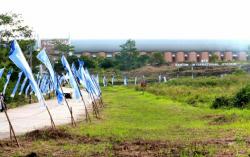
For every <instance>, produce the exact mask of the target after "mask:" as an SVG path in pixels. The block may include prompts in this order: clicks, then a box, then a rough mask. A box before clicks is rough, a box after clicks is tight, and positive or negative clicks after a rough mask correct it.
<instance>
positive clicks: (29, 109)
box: [0, 88, 91, 139]
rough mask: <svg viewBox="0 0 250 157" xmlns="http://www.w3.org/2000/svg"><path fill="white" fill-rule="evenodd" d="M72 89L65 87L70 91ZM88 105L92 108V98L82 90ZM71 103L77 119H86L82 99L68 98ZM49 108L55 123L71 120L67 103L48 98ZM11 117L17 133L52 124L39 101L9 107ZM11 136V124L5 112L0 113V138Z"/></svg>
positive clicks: (64, 122)
mask: <svg viewBox="0 0 250 157" xmlns="http://www.w3.org/2000/svg"><path fill="white" fill-rule="evenodd" d="M69 90H70V89H66V88H65V89H64V92H65V91H69ZM82 93H83V96H84V99H85V101H86V102H87V106H88V108H89V109H90V108H91V107H90V105H89V104H90V99H89V97H88V94H87V93H86V92H82ZM67 100H68V103H69V105H70V106H71V107H72V109H73V115H74V118H75V120H79V119H84V117H85V116H84V114H85V111H84V105H83V103H82V101H80V102H77V101H76V100H72V99H67ZM46 102H47V105H48V108H49V109H50V112H51V114H52V117H53V119H54V122H55V125H60V124H66V123H70V122H71V118H70V113H69V110H68V108H67V105H66V104H65V103H64V104H63V105H58V104H57V100H56V99H53V100H47V101H46ZM8 114H9V118H10V119H11V122H12V125H13V127H14V129H15V132H16V134H17V135H21V134H24V133H26V132H29V131H32V130H35V129H39V128H43V127H46V126H50V124H51V123H50V118H49V115H48V112H47V110H46V109H45V107H42V106H41V105H40V104H39V103H33V104H29V105H25V106H22V107H18V108H14V109H9V110H8ZM7 137H9V125H8V122H7V119H6V116H5V114H4V113H0V139H3V138H7Z"/></svg>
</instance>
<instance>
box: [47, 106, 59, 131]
mask: <svg viewBox="0 0 250 157" xmlns="http://www.w3.org/2000/svg"><path fill="white" fill-rule="evenodd" d="M44 105H45V107H46V110H47V111H48V113H49V117H50V122H51V128H52V129H56V125H55V123H54V120H53V118H52V116H51V113H50V111H49V108H48V106H47V105H46V104H44Z"/></svg>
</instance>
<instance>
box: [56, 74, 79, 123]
mask: <svg viewBox="0 0 250 157" xmlns="http://www.w3.org/2000/svg"><path fill="white" fill-rule="evenodd" d="M56 78H57V85H59V86H60V89H61V90H62V92H63V88H62V86H61V84H60V82H59V80H58V77H57V76H56ZM63 93H64V92H63ZM63 97H64V100H65V102H66V104H67V107H68V109H69V113H70V116H71V125H72V126H76V122H75V119H74V117H73V111H72V107H70V106H69V104H68V100H67V99H66V98H65V96H64V94H63Z"/></svg>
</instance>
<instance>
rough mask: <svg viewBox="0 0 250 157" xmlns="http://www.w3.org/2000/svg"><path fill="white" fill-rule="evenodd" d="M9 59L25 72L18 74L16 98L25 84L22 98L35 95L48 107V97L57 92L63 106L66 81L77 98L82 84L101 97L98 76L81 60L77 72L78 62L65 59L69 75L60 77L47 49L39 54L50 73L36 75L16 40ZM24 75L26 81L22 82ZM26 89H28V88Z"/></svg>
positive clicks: (91, 92)
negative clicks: (75, 63) (63, 87)
mask: <svg viewBox="0 0 250 157" xmlns="http://www.w3.org/2000/svg"><path fill="white" fill-rule="evenodd" d="M9 58H10V60H11V61H12V62H13V63H14V64H15V65H16V66H17V67H18V68H19V69H20V70H21V72H19V74H18V79H17V81H16V84H15V86H14V89H13V91H12V93H11V97H14V96H15V94H16V92H17V91H18V87H19V86H20V83H21V86H20V90H19V95H21V94H22V93H23V92H25V95H28V94H32V93H34V94H35V95H36V97H37V99H38V101H39V103H40V104H41V105H45V106H46V102H45V100H44V95H46V94H47V93H51V92H54V93H55V95H56V97H57V100H58V104H62V102H63V100H64V94H63V91H62V88H61V84H62V83H63V82H69V84H70V86H71V87H72V89H73V98H74V99H77V100H79V99H80V97H81V92H80V86H79V84H78V83H80V85H81V86H82V87H83V88H85V89H86V91H87V92H88V93H89V94H92V95H93V96H94V97H95V98H100V96H101V89H100V86H99V80H97V79H98V76H94V75H90V73H89V72H88V69H86V68H84V62H83V61H80V60H79V61H78V62H79V68H78V69H77V68H76V67H75V65H74V63H73V64H72V66H70V65H69V63H68V61H67V59H66V58H65V56H62V58H61V63H62V65H63V67H64V69H65V71H66V73H67V74H66V75H64V74H61V75H59V74H57V73H56V72H55V71H54V69H53V67H52V64H51V62H50V59H49V57H48V55H47V54H46V51H45V50H44V49H43V50H41V51H40V52H39V54H38V55H37V59H38V60H39V61H41V63H42V64H43V65H44V66H45V67H46V68H47V70H48V74H36V75H33V73H32V70H31V68H30V66H29V64H28V62H27V60H26V59H25V57H24V55H23V53H22V50H21V49H20V47H19V45H18V43H17V41H16V40H14V41H12V42H11V48H10V53H9ZM4 70H5V69H4V68H2V69H0V78H1V77H2V75H3V73H4ZM12 72H13V70H12V69H10V70H9V71H8V73H7V76H6V83H5V84H4V88H3V92H2V93H3V94H5V91H6V88H7V85H8V83H9V80H10V77H11V74H12ZM23 76H24V79H23V81H22V82H21V80H22V77H23ZM25 87H26V89H24V88H25Z"/></svg>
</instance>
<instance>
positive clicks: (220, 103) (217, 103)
mask: <svg viewBox="0 0 250 157" xmlns="http://www.w3.org/2000/svg"><path fill="white" fill-rule="evenodd" d="M230 102H231V98H228V97H225V96H221V97H217V98H215V100H214V101H213V103H212V106H211V108H214V109H218V108H225V107H230V106H231V103H230Z"/></svg>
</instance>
